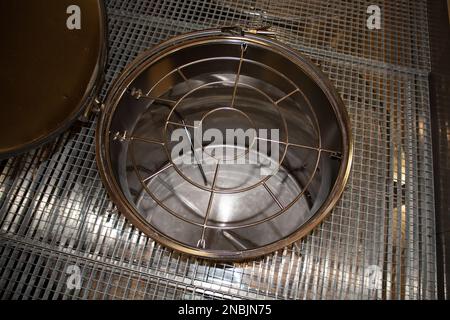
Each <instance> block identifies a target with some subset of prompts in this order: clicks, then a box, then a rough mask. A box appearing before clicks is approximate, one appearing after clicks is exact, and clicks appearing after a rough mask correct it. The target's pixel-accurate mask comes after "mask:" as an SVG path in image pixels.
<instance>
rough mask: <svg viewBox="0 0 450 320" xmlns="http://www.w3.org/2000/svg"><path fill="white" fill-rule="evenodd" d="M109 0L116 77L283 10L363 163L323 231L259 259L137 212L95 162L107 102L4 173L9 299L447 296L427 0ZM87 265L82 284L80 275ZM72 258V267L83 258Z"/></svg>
mask: <svg viewBox="0 0 450 320" xmlns="http://www.w3.org/2000/svg"><path fill="white" fill-rule="evenodd" d="M371 2H372V1H365V0H356V1H337V0H335V1H318V0H302V1H294V0H292V1H288V0H282V1H261V0H253V1H251V0H247V1H231V0H228V1H220V2H219V1H205V0H197V1H187V0H185V1H159V0H152V1H144V0H139V1H120V0H110V1H107V8H108V19H109V42H110V43H109V45H110V51H109V67H108V70H107V74H106V84H105V86H104V88H103V91H102V96H104V94H105V93H106V90H107V89H108V87H109V85H110V83H111V81H112V79H114V78H115V77H116V76H117V75H118V73H119V72H120V71H121V70H123V68H124V66H125V65H126V63H128V62H130V61H131V60H132V59H133V58H134V57H135V56H136V55H137V54H138V53H139V52H141V51H142V50H144V49H146V48H148V47H150V46H152V45H154V44H156V43H158V42H160V41H162V40H164V39H166V38H168V37H170V36H172V35H175V34H179V33H182V32H187V31H191V30H196V29H202V28H206V27H212V26H220V25H229V24H241V25H261V24H271V25H272V30H274V31H276V32H277V38H278V39H279V40H281V41H284V42H286V43H287V44H289V45H291V46H292V47H294V48H296V49H298V50H299V51H300V52H302V53H303V54H305V55H307V56H309V57H310V58H311V59H312V60H313V61H314V62H315V63H316V64H318V65H319V66H320V68H321V69H322V70H323V71H324V72H325V73H326V74H327V75H328V76H329V78H330V79H331V80H332V82H333V83H334V85H335V86H336V88H337V89H338V91H339V92H340V94H341V96H342V98H343V100H344V103H345V105H346V106H347V108H348V112H349V114H350V118H351V124H352V129H353V135H354V139H355V150H354V164H353V168H352V172H351V176H350V180H349V183H348V186H347V188H346V191H345V192H344V194H343V197H342V199H341V200H340V201H339V203H338V205H337V207H336V208H335V209H334V210H333V213H332V215H330V217H329V218H328V219H326V220H325V221H324V222H323V223H322V224H321V225H320V226H319V227H318V228H316V229H315V230H314V231H313V232H312V233H311V234H310V235H309V236H307V237H306V238H304V239H303V240H302V241H300V242H298V243H297V244H295V245H293V246H291V247H287V248H285V249H284V250H280V251H279V252H276V253H274V254H272V255H269V256H266V257H265V258H263V259H259V260H256V261H253V262H248V263H241V264H220V263H207V262H204V261H200V260H196V259H193V258H190V257H187V256H183V255H179V254H177V253H174V252H172V251H170V250H168V249H166V248H164V247H161V246H160V245H158V244H156V243H154V242H153V241H152V240H151V239H148V238H147V237H145V236H143V235H142V234H141V233H140V232H138V230H136V229H135V228H133V227H132V226H131V225H130V224H129V223H127V221H126V220H125V219H124V218H123V217H122V216H121V215H120V214H119V213H118V212H117V211H116V210H115V209H114V206H113V205H112V203H111V202H110V201H109V200H108V198H107V195H106V192H105V190H104V188H103V186H102V183H101V181H100V178H99V175H98V172H97V168H96V164H95V145H94V135H95V118H93V119H91V121H89V122H86V123H79V124H77V125H76V126H74V127H73V128H72V129H71V130H70V132H68V133H66V134H64V135H63V136H61V137H60V138H59V139H58V141H56V142H55V143H54V144H53V145H50V146H47V147H44V148H41V149H39V150H36V151H33V152H30V153H29V154H27V155H24V156H21V157H17V158H15V159H10V160H8V161H7V162H6V163H5V166H4V168H3V170H2V172H1V174H0V298H3V299H11V298H12V299H80V298H81V299H83V298H85V299H86V298H88V299H133V298H135V299H185V298H186V299H227V298H232V299H245V298H256V299H271V298H277V299H304V298H312V299H432V298H435V297H436V274H435V273H436V262H435V259H436V256H435V221H434V220H435V219H434V199H433V171H432V150H431V131H430V114H429V97H428V72H429V68H430V61H429V53H428V51H429V45H428V40H427V34H428V30H427V16H426V2H425V1H406V0H403V1H395V2H394V1H389V0H385V1H378V3H379V4H380V7H381V9H382V29H381V30H375V31H370V30H368V29H367V28H366V27H365V23H366V18H367V16H368V15H367V13H366V9H367V7H368V6H369V5H370V4H372V3H371ZM73 266H76V268H78V269H79V271H80V284H81V286H80V287H79V288H77V287H75V288H72V287H71V286H70V285H68V284H69V282H71V281H72V280H73V279H74V278H73V277H72V276H73V273H71V272H70V271H71V270H72V271H73ZM71 268H72V269H71Z"/></svg>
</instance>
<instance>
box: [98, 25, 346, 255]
mask: <svg viewBox="0 0 450 320" xmlns="http://www.w3.org/2000/svg"><path fill="white" fill-rule="evenodd" d="M238 31H239V32H238V34H240V33H242V32H241V30H238ZM177 129H181V132H180V133H181V136H179V135H177V136H176V137H175V140H174V139H173V137H172V135H173V134H174V133H176V130H177ZM208 130H210V131H209V132H210V133H212V132H214V133H216V132H219V134H220V137H225V136H226V134H227V133H228V132H229V130H240V131H241V135H242V137H241V138H243V139H244V140H243V141H241V142H238V139H240V138H238V137H237V136H236V137H235V139H234V141H230V139H228V140H226V141H212V140H211V141H209V143H208V142H207V141H202V140H203V139H202V137H203V136H204V135H206V134H208V133H207V132H208ZM212 130H215V131H212ZM248 130H254V131H248ZM98 131H99V136H98V138H97V141H98V143H99V145H98V151H99V167H100V171H101V172H102V174H103V176H104V177H105V178H104V180H105V182H106V186H107V189H108V190H109V192H110V195H111V197H112V199H113V201H114V202H115V203H116V204H117V206H118V207H119V209H120V211H121V212H122V213H124V214H125V215H126V216H127V217H128V218H129V219H130V221H132V223H134V224H135V225H136V226H137V227H138V228H139V229H140V230H142V231H144V232H145V233H146V234H148V235H150V236H152V237H154V238H155V240H157V241H160V242H162V243H163V244H165V245H168V246H170V247H172V248H174V249H177V250H179V251H182V252H185V253H189V254H194V255H197V256H201V257H206V258H211V259H221V260H241V259H248V258H254V257H257V256H260V255H263V254H267V253H269V252H271V251H274V250H277V249H280V248H282V247H284V246H285V245H287V244H290V243H292V242H294V241H296V240H298V239H299V238H300V237H301V236H304V235H305V234H306V233H307V232H309V231H310V230H311V229H312V228H313V227H314V226H315V225H317V224H318V223H319V222H320V221H321V220H322V219H323V218H324V217H325V216H326V214H327V213H328V212H329V211H330V210H331V208H332V206H333V204H334V203H336V201H337V200H338V198H339V196H340V194H341V193H342V191H343V189H344V186H345V182H346V180H347V177H348V174H349V170H350V166H351V158H352V141H351V136H350V128H349V123H348V116H347V114H346V110H345V107H344V105H343V103H342V101H341V100H340V98H339V97H338V94H337V93H336V92H335V90H334V89H333V87H332V86H331V84H330V83H329V82H328V81H327V80H326V77H325V76H324V75H322V73H321V72H320V71H319V70H317V69H316V68H315V67H314V66H313V64H312V63H311V62H309V61H308V60H307V59H305V58H303V57H302V56H300V55H298V54H296V53H295V51H293V50H291V49H289V48H287V47H286V46H284V45H282V44H280V43H277V42H275V41H273V40H270V39H268V38H266V37H262V36H255V35H250V34H247V35H244V36H236V35H233V34H232V33H231V32H230V29H228V28H225V29H211V30H206V31H200V32H196V33H191V34H187V35H182V36H179V37H175V38H173V39H171V40H168V41H166V42H165V43H163V44H161V45H159V46H157V47H156V48H154V49H152V50H150V51H148V52H146V53H144V54H142V55H141V56H140V57H139V58H138V59H137V60H136V61H134V62H133V63H132V64H131V65H129V66H128V67H127V69H126V70H125V71H124V72H123V74H122V76H121V77H120V78H119V79H117V81H116V82H115V84H113V86H112V89H111V93H110V94H108V96H107V98H106V100H105V107H104V109H103V111H102V117H101V120H100V122H99V129H98ZM238 133H239V132H238ZM246 134H248V137H247V138H248V140H247V141H245V135H246ZM253 134H254V135H253ZM275 135H276V136H275ZM183 136H185V138H188V139H189V140H190V145H191V148H189V149H187V152H186V151H182V152H181V154H180V151H175V148H176V147H177V146H176V145H177V143H178V142H179V139H180V137H181V138H182V137H183ZM198 136H200V137H198ZM196 138H199V140H200V141H199V143H198V146H197V145H196V144H195V143H193V142H192V139H196ZM210 139H212V138H210ZM215 139H218V138H217V137H215ZM268 142H270V146H268ZM217 143H218V144H217ZM269 149H270V150H269ZM264 150H267V151H268V153H265V152H264ZM174 153H175V154H174ZM198 158H201V159H202V160H201V161H199V160H198ZM238 159H239V160H241V162H239V161H238ZM253 159H254V161H252V160H253ZM264 170H265V172H263V171H264Z"/></svg>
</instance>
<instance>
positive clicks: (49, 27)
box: [0, 0, 107, 159]
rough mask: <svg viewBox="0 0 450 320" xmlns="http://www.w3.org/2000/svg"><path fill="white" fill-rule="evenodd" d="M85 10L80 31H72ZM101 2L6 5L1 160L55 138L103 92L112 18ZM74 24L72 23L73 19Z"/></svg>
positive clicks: (0, 57)
mask: <svg viewBox="0 0 450 320" xmlns="http://www.w3.org/2000/svg"><path fill="white" fill-rule="evenodd" d="M74 5H76V6H78V8H79V9H80V12H79V16H80V26H79V27H80V29H69V28H68V26H67V20H70V16H71V14H73V12H72V10H69V13H68V12H67V11H68V8H70V6H74ZM103 6H104V5H103V1H100V0H94V1H92V0H76V1H69V0H51V1H46V3H45V5H43V4H42V3H41V2H38V1H13V0H5V1H1V3H0V12H1V19H0V35H1V39H2V50H0V70H1V74H0V87H1V88H2V89H1V91H0V101H1V103H2V106H1V107H0V159H3V158H8V157H11V156H13V155H17V154H19V153H22V152H24V151H28V150H30V149H32V148H36V147H37V146H39V145H41V144H43V143H45V142H48V141H49V140H51V139H54V138H55V136H56V135H58V134H60V133H61V132H62V131H64V130H66V129H67V128H68V127H69V126H70V125H71V124H72V123H73V121H74V120H76V119H77V118H79V117H80V115H81V114H82V113H83V111H84V109H85V108H86V107H87V106H88V105H89V104H90V103H91V102H92V101H93V99H94V97H95V95H96V94H97V92H98V90H99V89H100V85H101V81H102V78H103V72H104V67H105V63H106V43H105V42H106V36H107V35H106V30H105V28H106V21H105V20H106V18H105V16H104V15H105V12H104V11H105V9H104V7H103ZM70 21H72V20H70Z"/></svg>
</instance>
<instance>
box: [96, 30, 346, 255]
mask: <svg viewBox="0 0 450 320" xmlns="http://www.w3.org/2000/svg"><path fill="white" fill-rule="evenodd" d="M217 39H229V40H236V41H254V42H257V43H258V44H261V45H264V46H270V48H271V49H272V50H277V52H279V53H280V54H282V55H283V56H284V57H287V58H288V59H290V60H291V61H293V62H295V63H296V64H297V65H298V66H299V67H300V68H301V69H302V71H303V72H304V73H305V74H306V75H308V76H309V77H310V78H311V79H313V81H314V82H315V84H316V85H318V86H319V87H320V89H321V90H322V91H323V93H324V94H325V95H326V97H327V99H328V100H329V102H330V104H331V106H332V108H333V110H334V112H335V115H336V118H337V120H338V123H339V126H340V129H341V133H342V140H343V141H342V148H343V152H342V164H341V165H340V167H339V172H338V176H337V178H336V183H335V184H334V185H333V188H332V190H331V191H330V193H329V196H328V197H327V199H326V201H325V202H324V203H323V204H322V206H321V207H320V208H319V210H318V211H317V212H316V213H315V214H314V215H313V216H312V217H311V218H310V219H309V220H308V221H307V222H306V223H305V224H304V225H302V226H301V227H300V228H299V229H297V230H296V232H294V233H292V234H290V235H289V236H287V237H285V238H283V239H280V240H278V241H276V242H274V243H270V244H268V245H265V246H262V247H258V248H256V249H249V250H243V251H234V252H231V251H223V252H217V251H208V250H205V249H200V248H194V247H191V246H187V245H185V244H183V243H181V242H178V241H176V240H175V239H172V238H170V237H168V236H166V235H164V234H162V233H161V232H160V231H158V230H157V229H155V228H154V227H152V226H151V225H150V224H149V223H148V222H146V221H145V220H144V219H143V218H142V216H141V215H140V214H139V212H137V211H136V210H135V208H134V207H133V205H132V204H131V203H129V202H128V200H127V199H126V198H125V196H124V195H123V193H122V190H121V188H120V186H119V184H118V182H117V181H116V179H115V177H114V174H113V172H112V169H111V160H110V156H109V154H110V153H109V143H110V132H109V124H110V121H111V118H112V116H113V114H114V110H115V107H116V106H117V102H118V101H119V100H120V99H121V97H122V96H123V94H124V93H125V91H126V89H127V88H128V85H129V84H130V83H131V81H132V80H134V79H135V78H136V77H137V76H139V74H140V73H141V66H142V65H143V64H144V63H147V62H148V61H152V60H153V59H156V58H157V57H159V56H161V55H164V54H168V53H170V52H173V51H175V50H178V47H179V46H180V45H182V44H186V43H189V42H209V41H214V40H217ZM130 79H131V80H130ZM96 155H97V164H98V167H99V171H100V175H101V178H102V180H103V182H104V185H105V187H106V189H107V192H108V194H109V196H110V197H111V199H112V201H113V202H114V203H115V204H116V206H117V208H118V210H119V211H120V212H121V213H122V214H124V216H125V217H126V218H127V219H128V220H129V221H130V222H131V223H132V224H133V225H134V226H136V227H137V228H138V229H139V230H140V231H142V232H144V233H145V234H146V235H148V236H150V237H151V238H152V239H154V240H155V241H157V242H159V243H161V244H162V245H164V246H167V247H169V248H172V249H174V250H176V251H178V252H181V253H184V254H189V255H193V256H197V257H200V258H206V259H210V260H219V261H242V260H249V259H254V258H257V257H259V256H263V255H266V254H268V253H271V252H274V251H277V250H279V249H282V248H284V247H285V246H287V245H290V244H292V243H294V242H296V241H298V240H300V239H301V238H303V237H304V236H306V235H307V234H308V233H309V232H310V231H311V230H312V229H313V228H315V227H316V226H317V225H318V224H319V223H320V222H321V221H322V220H323V219H324V218H325V217H327V215H328V214H329V213H330V212H331V210H332V209H333V207H334V206H335V205H336V202H337V201H338V200H339V198H340V196H341V195H342V193H343V191H344V188H345V185H346V183H347V180H348V177H349V174H350V168H351V163H352V156H353V139H352V136H351V128H350V121H349V117H348V114H347V111H346V108H345V105H344V103H343V102H342V100H341V98H340V96H339V94H338V93H337V92H336V90H335V89H334V87H333V86H332V84H331V82H330V81H329V80H328V79H327V78H326V76H325V75H324V74H323V73H322V72H321V71H320V70H319V69H318V68H317V67H316V66H315V65H314V64H313V63H312V62H310V61H309V60H308V59H306V58H304V57H303V56H301V55H299V54H298V53H297V52H296V51H294V50H293V49H290V48H288V47H286V46H285V45H284V44H282V43H280V42H278V41H276V40H273V39H270V38H268V37H264V36H259V35H253V34H245V35H235V34H229V33H224V32H223V30H221V29H209V30H203V31H195V32H191V33H186V34H182V35H179V36H176V37H174V38H171V39H168V40H166V41H164V42H162V43H161V44H159V45H157V46H155V47H153V48H152V49H150V50H147V51H145V52H143V53H142V54H140V55H139V56H138V57H137V58H136V59H135V60H134V61H133V62H131V63H130V64H129V65H128V66H127V67H126V68H125V69H124V71H123V72H122V73H121V74H120V76H119V77H118V78H117V79H116V80H115V81H114V83H113V84H112V86H111V88H110V90H109V92H108V95H107V97H106V99H105V102H104V108H103V110H102V112H101V115H100V119H99V121H98V125H97V130H96Z"/></svg>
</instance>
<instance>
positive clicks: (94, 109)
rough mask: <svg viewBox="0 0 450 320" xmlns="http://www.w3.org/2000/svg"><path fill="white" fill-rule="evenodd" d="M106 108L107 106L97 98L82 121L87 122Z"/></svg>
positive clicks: (84, 114)
mask: <svg viewBox="0 0 450 320" xmlns="http://www.w3.org/2000/svg"><path fill="white" fill-rule="evenodd" d="M104 108H105V105H104V104H103V102H101V101H100V99H99V98H95V99H94V101H92V103H90V104H89V105H88V106H87V107H86V109H85V110H84V113H83V116H82V117H81V120H82V121H87V120H88V119H89V118H90V116H91V115H92V114H98V113H100V112H101V111H102V110H103V109H104Z"/></svg>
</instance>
